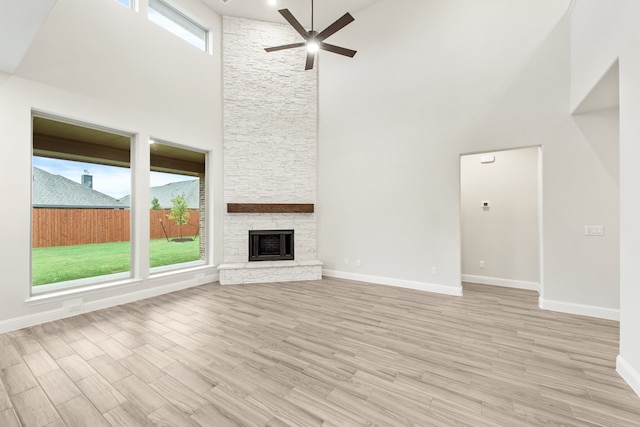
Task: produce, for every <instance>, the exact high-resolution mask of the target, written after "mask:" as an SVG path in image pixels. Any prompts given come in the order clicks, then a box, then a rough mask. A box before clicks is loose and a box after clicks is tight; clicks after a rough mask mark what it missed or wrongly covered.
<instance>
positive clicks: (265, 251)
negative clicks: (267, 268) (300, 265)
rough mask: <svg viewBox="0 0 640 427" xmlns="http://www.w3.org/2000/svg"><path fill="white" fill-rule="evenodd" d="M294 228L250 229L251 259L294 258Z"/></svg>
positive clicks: (274, 259)
mask: <svg viewBox="0 0 640 427" xmlns="http://www.w3.org/2000/svg"><path fill="white" fill-rule="evenodd" d="M293 231H294V230H249V261H250V262H252V261H282V260H293V259H294V257H293V247H294V245H293Z"/></svg>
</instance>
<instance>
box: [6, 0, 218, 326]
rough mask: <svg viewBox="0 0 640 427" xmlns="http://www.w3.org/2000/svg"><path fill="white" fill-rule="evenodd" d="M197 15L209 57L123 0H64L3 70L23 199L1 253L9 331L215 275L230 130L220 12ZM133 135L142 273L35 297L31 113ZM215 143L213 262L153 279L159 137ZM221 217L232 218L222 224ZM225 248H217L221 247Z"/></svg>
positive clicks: (17, 189) (137, 264) (9, 169)
mask: <svg viewBox="0 0 640 427" xmlns="http://www.w3.org/2000/svg"><path fill="white" fill-rule="evenodd" d="M184 4H185V6H192V7H193V8H194V9H193V10H194V13H202V14H203V15H202V16H203V19H204V20H205V21H206V23H207V24H209V25H210V26H211V28H212V30H213V33H214V34H216V35H217V36H216V40H215V43H214V49H215V51H216V52H217V53H216V54H214V55H209V54H206V53H204V52H201V51H198V50H197V49H195V48H193V47H191V46H190V45H188V44H187V43H185V42H183V41H182V40H180V39H178V38H176V37H175V36H173V35H171V34H169V33H167V32H166V31H165V30H163V29H162V28H160V27H158V26H157V25H155V24H153V23H150V22H148V21H147V19H146V16H144V15H141V14H137V13H135V12H133V11H131V10H128V9H126V8H125V7H123V6H121V5H120V4H118V3H117V2H116V1H114V0H96V1H92V2H86V1H84V0H58V1H57V3H56V6H55V7H54V8H53V10H52V12H51V14H50V15H49V17H48V19H47V20H46V22H45V23H44V25H43V27H42V28H41V30H40V32H39V34H38V36H37V37H36V39H35V40H34V42H33V44H32V46H31V48H30V49H29V51H28V52H27V54H26V56H25V58H24V60H23V62H22V64H21V65H20V66H19V67H18V69H17V71H16V73H15V74H14V75H13V76H7V75H2V76H1V78H0V139H1V140H2V141H4V142H3V144H0V159H1V160H0V165H1V167H2V170H3V174H4V175H3V176H4V177H5V179H3V180H2V183H0V189H1V191H2V193H3V194H4V195H5V197H7V198H8V200H11V201H12V206H13V208H12V210H11V211H10V212H7V215H6V216H5V221H3V223H2V225H0V227H2V228H1V232H2V235H3V236H4V238H5V239H7V240H6V241H7V242H11V243H10V245H11V246H10V248H11V250H10V251H5V254H4V255H3V257H2V267H3V271H4V277H3V281H2V283H0V293H2V298H1V299H0V330H10V329H15V328H17V327H21V326H24V325H28V324H32V323H37V322H42V321H46V320H50V319H55V318H59V317H61V316H64V315H65V313H64V311H63V310H62V304H63V302H64V301H65V300H66V299H69V298H72V297H75V296H78V295H79V296H81V297H82V298H84V305H85V308H86V310H92V309H96V308H100V307H104V306H107V305H110V304H116V303H122V302H126V301H130V300H133V299H139V298H142V297H145V296H149V295H153V294H157V293H161V292H166V291H168V290H171V289H178V288H180V287H185V286H192V285H195V284H198V283H203V282H205V281H207V280H212V279H214V278H215V267H214V266H212V265H211V263H212V262H213V261H214V259H215V260H216V261H217V259H218V258H219V257H220V256H221V254H220V253H219V248H220V246H221V245H220V243H219V242H221V232H220V228H221V227H217V229H213V228H212V227H211V225H212V224H214V223H216V224H219V223H221V221H217V222H216V221H215V219H216V217H217V216H219V215H220V209H221V201H219V195H220V194H221V188H222V187H221V176H222V168H221V161H222V156H221V153H222V143H221V140H222V131H221V125H220V123H221V109H220V107H221V94H220V92H221V91H220V56H219V31H220V18H219V17H218V16H217V15H216V14H214V13H212V12H211V11H210V10H208V9H207V8H205V7H204V6H202V5H201V4H200V3H199V2H196V1H191V0H190V1H189V2H185V3H184ZM32 110H38V111H43V112H48V113H51V114H55V115H58V116H61V117H65V118H70V119H74V120H79V121H82V122H86V123H91V124H97V125H101V126H105V127H107V128H111V129H116V130H120V131H125V132H130V133H132V134H133V135H134V136H135V144H134V148H133V152H134V167H135V168H136V169H135V170H136V173H135V175H134V177H133V178H134V190H137V197H136V198H135V199H134V210H133V212H132V215H133V220H134V221H135V223H136V224H140V227H136V228H134V230H133V231H134V232H133V239H134V248H135V249H134V260H133V261H134V271H135V274H136V278H135V279H134V280H131V281H128V282H125V283H122V284H121V286H119V287H117V288H106V289H102V290H100V291H96V292H91V293H87V292H81V293H79V294H74V295H60V296H58V297H56V298H44V299H41V300H31V301H30V302H29V303H27V302H26V301H27V300H28V297H29V290H30V250H31V248H30V237H29V233H30V229H31V224H30V217H31V188H30V183H31V111H32ZM152 136H153V137H156V138H158V139H161V140H164V141H171V142H175V143H179V144H184V145H187V146H190V147H193V148H195V149H201V150H207V151H209V152H210V158H209V160H210V161H209V165H208V166H209V169H208V178H207V185H208V186H209V196H210V197H211V198H213V200H214V202H215V203H216V204H215V205H214V209H212V210H210V212H209V217H208V218H207V220H208V221H209V224H210V227H209V229H208V231H209V234H211V231H214V232H215V234H214V237H215V238H211V237H210V246H211V247H213V249H214V251H213V252H212V253H210V255H209V262H210V266H209V267H206V268H201V269H196V270H194V271H190V272H183V273H173V274H170V273H167V274H165V275H160V276H155V277H149V274H148V264H149V261H148V255H147V254H148V253H149V243H148V240H149V225H148V221H149V215H148V206H149V202H150V197H149V194H148V191H149V190H148V188H149V178H148V170H149V149H148V144H147V141H148V140H149V138H150V137H152ZM220 226H221V224H220ZM216 249H218V251H216Z"/></svg>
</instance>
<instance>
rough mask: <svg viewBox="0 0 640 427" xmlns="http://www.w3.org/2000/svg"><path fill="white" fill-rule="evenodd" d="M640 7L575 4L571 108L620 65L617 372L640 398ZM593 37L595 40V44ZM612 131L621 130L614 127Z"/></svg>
mask: <svg viewBox="0 0 640 427" xmlns="http://www.w3.org/2000/svg"><path fill="white" fill-rule="evenodd" d="M638 16H640V3H638V2H637V1H633V0H617V1H615V2H607V3H606V4H604V3H603V2H599V1H597V0H577V2H576V6H575V8H574V10H573V13H572V17H571V24H572V31H571V38H572V48H573V49H572V56H571V61H572V62H571V66H572V68H571V71H572V72H571V78H572V81H575V82H576V84H575V85H574V86H573V88H572V99H571V101H572V102H571V103H572V105H578V104H579V103H580V101H581V100H582V99H583V98H585V97H586V96H587V95H588V94H589V92H590V91H591V89H592V88H593V87H594V86H596V84H597V82H598V80H599V79H600V77H601V76H602V75H603V74H604V73H605V72H606V70H607V69H608V68H609V66H610V65H611V64H612V63H613V62H614V61H616V60H619V67H620V70H619V72H620V117H619V129H620V356H619V358H618V371H619V372H620V373H621V374H622V376H623V377H624V378H625V379H626V380H627V381H628V382H629V383H630V384H631V386H632V387H633V388H634V390H635V391H636V392H637V393H638V394H640V340H638V335H639V334H640V309H639V307H640V262H638V260H639V259H640V224H639V223H638V218H640V198H639V197H638V194H640V168H638V165H637V164H638V159H639V158H640V146H639V145H638V139H639V138H640V121H638V117H639V115H640V51H638V45H639V44H640V27H639V26H638ZM594 39H595V40H594ZM609 126H610V127H614V126H616V127H617V123H611V124H610V125H609Z"/></svg>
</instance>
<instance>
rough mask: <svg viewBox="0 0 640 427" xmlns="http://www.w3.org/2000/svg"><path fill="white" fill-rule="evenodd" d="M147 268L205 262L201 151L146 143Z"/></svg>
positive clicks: (203, 189)
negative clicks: (148, 165) (148, 185)
mask: <svg viewBox="0 0 640 427" xmlns="http://www.w3.org/2000/svg"><path fill="white" fill-rule="evenodd" d="M150 152H151V153H150V154H151V172H150V181H151V188H150V190H149V193H150V199H151V206H150V218H149V224H150V227H151V230H150V236H151V241H150V246H149V257H150V260H149V261H150V265H151V272H152V273H155V272H159V271H165V270H168V269H176V268H183V267H188V266H193V265H202V264H204V263H205V255H206V238H205V225H206V200H205V194H206V191H205V190H206V189H205V154H204V153H202V152H198V151H193V150H190V149H187V148H182V147H178V146H174V145H170V144H165V143H161V142H154V143H152V144H151V145H150Z"/></svg>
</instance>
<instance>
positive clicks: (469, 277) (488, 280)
mask: <svg viewBox="0 0 640 427" xmlns="http://www.w3.org/2000/svg"><path fill="white" fill-rule="evenodd" d="M462 281H463V282H469V283H479V284H481V285H491V286H502V287H505V288H515V289H526V290H529V291H536V292H540V283H538V282H527V281H524V280H514V279H502V278H500V277H489V276H475V275H473V274H463V275H462Z"/></svg>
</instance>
